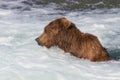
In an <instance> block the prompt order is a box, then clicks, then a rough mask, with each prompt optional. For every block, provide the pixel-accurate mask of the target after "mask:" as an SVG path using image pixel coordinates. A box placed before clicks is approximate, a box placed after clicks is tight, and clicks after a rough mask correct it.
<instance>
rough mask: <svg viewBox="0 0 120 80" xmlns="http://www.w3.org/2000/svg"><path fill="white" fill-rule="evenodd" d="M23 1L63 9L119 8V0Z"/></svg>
mask: <svg viewBox="0 0 120 80" xmlns="http://www.w3.org/2000/svg"><path fill="white" fill-rule="evenodd" d="M23 3H25V4H28V5H33V4H36V5H44V6H46V5H48V4H50V5H57V6H58V7H59V8H61V9H65V10H78V9H80V10H84V9H92V10H93V9H102V8H108V9H110V8H120V0H27V1H23Z"/></svg>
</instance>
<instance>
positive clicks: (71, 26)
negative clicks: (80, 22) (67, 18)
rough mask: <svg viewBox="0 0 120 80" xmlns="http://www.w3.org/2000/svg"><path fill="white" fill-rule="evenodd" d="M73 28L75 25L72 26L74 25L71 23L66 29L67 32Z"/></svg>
mask: <svg viewBox="0 0 120 80" xmlns="http://www.w3.org/2000/svg"><path fill="white" fill-rule="evenodd" d="M74 27H75V24H74V23H71V24H70V26H68V27H67V30H70V29H72V28H74Z"/></svg>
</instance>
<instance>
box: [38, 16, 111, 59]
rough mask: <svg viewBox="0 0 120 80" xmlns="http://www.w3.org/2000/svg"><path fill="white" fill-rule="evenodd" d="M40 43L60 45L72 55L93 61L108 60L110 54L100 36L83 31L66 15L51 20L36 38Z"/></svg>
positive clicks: (48, 45) (48, 46)
mask: <svg viewBox="0 0 120 80" xmlns="http://www.w3.org/2000/svg"><path fill="white" fill-rule="evenodd" d="M36 41H37V43H38V44H39V45H41V46H45V47H47V48H50V47H52V46H58V47H59V48H61V49H63V50H64V51H65V52H69V53H71V54H72V55H74V56H76V57H79V58H84V59H89V60H91V61H107V60H109V55H108V52H107V50H106V49H105V48H104V47H103V46H102V45H101V43H100V41H99V40H98V38H97V37H96V36H94V35H92V34H89V33H83V32H81V31H80V30H79V29H78V28H77V27H76V25H75V24H74V23H72V22H71V21H69V20H68V19H67V18H65V17H61V18H58V19H56V20H53V21H52V22H50V23H49V24H48V25H47V26H46V27H45V29H44V32H43V33H42V35H41V36H39V37H38V38H36Z"/></svg>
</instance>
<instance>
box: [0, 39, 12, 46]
mask: <svg viewBox="0 0 120 80" xmlns="http://www.w3.org/2000/svg"><path fill="white" fill-rule="evenodd" d="M11 40H13V37H0V45H7V46H11V45H12V44H11V43H10V42H11Z"/></svg>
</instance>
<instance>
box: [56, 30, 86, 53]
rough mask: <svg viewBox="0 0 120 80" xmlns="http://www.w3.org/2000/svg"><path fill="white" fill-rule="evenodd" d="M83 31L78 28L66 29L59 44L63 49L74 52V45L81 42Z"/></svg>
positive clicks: (59, 39)
mask: <svg viewBox="0 0 120 80" xmlns="http://www.w3.org/2000/svg"><path fill="white" fill-rule="evenodd" d="M83 34H84V33H82V32H81V31H80V30H78V29H77V28H75V29H72V30H69V31H64V32H62V33H61V35H60V36H59V38H58V44H57V46H58V47H60V48H61V49H63V50H64V51H65V52H74V48H73V47H74V45H79V44H80V43H79V42H81V41H80V40H81V37H82V35H83Z"/></svg>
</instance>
